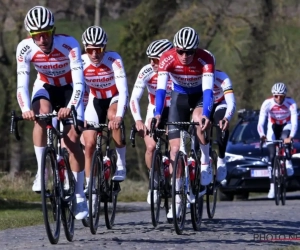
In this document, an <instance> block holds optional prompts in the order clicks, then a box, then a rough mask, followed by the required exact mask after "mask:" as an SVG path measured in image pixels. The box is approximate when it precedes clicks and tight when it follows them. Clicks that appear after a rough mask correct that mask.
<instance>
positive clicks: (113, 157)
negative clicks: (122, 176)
mask: <svg viewBox="0 0 300 250" xmlns="http://www.w3.org/2000/svg"><path fill="white" fill-rule="evenodd" d="M109 158H110V161H111V169H110V177H109V180H108V181H106V184H107V189H108V196H109V197H107V198H106V199H105V200H104V214H105V225H106V228H107V229H112V227H113V225H114V224H115V217H116V208H117V199H118V194H119V192H120V184H119V182H114V181H113V180H112V177H113V176H114V174H115V172H116V169H117V159H118V156H117V153H116V150H115V149H111V150H110V151H109ZM110 205H111V206H110Z"/></svg>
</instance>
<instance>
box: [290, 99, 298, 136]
mask: <svg viewBox="0 0 300 250" xmlns="http://www.w3.org/2000/svg"><path fill="white" fill-rule="evenodd" d="M289 109H290V112H291V127H292V128H291V132H290V137H291V138H294V136H295V134H296V132H297V129H298V113H297V104H296V102H295V101H294V100H293V102H292V104H291V105H290V107H289Z"/></svg>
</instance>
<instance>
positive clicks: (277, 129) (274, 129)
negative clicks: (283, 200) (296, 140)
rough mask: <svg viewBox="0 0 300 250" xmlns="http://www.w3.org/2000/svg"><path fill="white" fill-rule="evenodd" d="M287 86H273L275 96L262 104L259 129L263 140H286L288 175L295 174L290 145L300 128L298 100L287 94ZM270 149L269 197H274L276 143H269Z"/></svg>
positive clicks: (280, 84)
mask: <svg viewBox="0 0 300 250" xmlns="http://www.w3.org/2000/svg"><path fill="white" fill-rule="evenodd" d="M286 93H287V87H286V86H285V84H284V83H275V84H274V85H273V87H272V94H273V97H271V98H268V99H267V100H265V101H264V102H263V104H262V106H261V109H260V114H259V120H258V125H257V130H258V133H259V135H260V138H261V140H263V141H264V140H268V141H271V140H279V139H283V140H284V146H285V147H287V149H288V150H287V151H286V152H289V154H287V160H286V170H287V175H288V176H291V175H293V174H294V169H293V165H292V161H291V151H290V145H291V141H292V139H293V137H294V136H295V134H296V132H297V129H298V114H297V105H296V102H295V101H294V100H293V99H292V98H290V97H287V96H286ZM266 119H268V127H267V135H266V134H265V131H264V123H265V121H266ZM267 146H268V150H269V167H268V169H269V178H270V190H269V193H268V198H270V199H272V198H274V183H273V178H272V166H273V164H274V157H275V144H273V143H267Z"/></svg>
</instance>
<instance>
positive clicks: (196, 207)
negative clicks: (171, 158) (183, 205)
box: [191, 153, 203, 231]
mask: <svg viewBox="0 0 300 250" xmlns="http://www.w3.org/2000/svg"><path fill="white" fill-rule="evenodd" d="M193 155H194V158H195V154H194V153H193ZM196 158H197V157H196ZM199 159H200V158H198V159H195V162H196V163H197V166H196V173H195V179H194V180H193V181H191V187H192V191H193V193H194V195H195V203H191V221H192V225H193V229H194V230H195V231H199V230H200V227H201V223H202V216H203V195H202V196H199V192H200V171H201V169H200V166H201V165H200V164H201V163H200V160H199Z"/></svg>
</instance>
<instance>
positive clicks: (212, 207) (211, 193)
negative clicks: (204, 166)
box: [206, 150, 218, 219]
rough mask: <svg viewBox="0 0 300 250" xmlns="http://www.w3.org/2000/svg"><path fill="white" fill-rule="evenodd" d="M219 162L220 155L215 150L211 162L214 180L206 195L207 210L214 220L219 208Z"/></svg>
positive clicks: (209, 216)
mask: <svg viewBox="0 0 300 250" xmlns="http://www.w3.org/2000/svg"><path fill="white" fill-rule="evenodd" d="M217 160H218V155H217V152H216V151H215V150H212V153H211V161H212V170H213V179H212V182H211V183H210V184H209V186H208V190H207V193H206V210H207V216H208V218H210V219H212V218H214V215H215V212H216V207H217V197H218V187H217Z"/></svg>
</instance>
